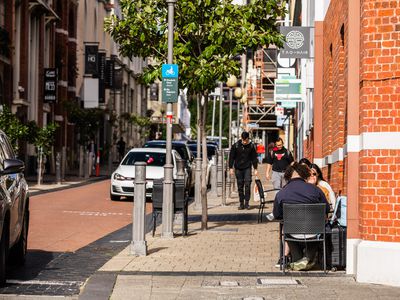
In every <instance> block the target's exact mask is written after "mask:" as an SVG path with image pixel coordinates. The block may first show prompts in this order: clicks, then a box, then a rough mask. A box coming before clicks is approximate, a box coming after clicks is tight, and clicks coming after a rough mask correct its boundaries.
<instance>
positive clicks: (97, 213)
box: [63, 210, 132, 217]
mask: <svg viewBox="0 0 400 300" xmlns="http://www.w3.org/2000/svg"><path fill="white" fill-rule="evenodd" d="M63 213H67V214H77V215H80V216H94V217H109V216H132V214H131V213H115V212H100V211H75V210H63Z"/></svg>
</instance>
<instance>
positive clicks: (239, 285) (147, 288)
mask: <svg viewBox="0 0 400 300" xmlns="http://www.w3.org/2000/svg"><path fill="white" fill-rule="evenodd" d="M262 167H263V166H261V170H260V175H261V177H263V176H262V175H263V174H264V173H263V170H262ZM264 184H265V187H266V188H268V187H269V186H268V185H267V184H266V183H265V182H264ZM269 197H270V199H272V197H273V195H270V196H269ZM237 205H238V203H237V198H235V197H233V198H231V199H227V205H226V206H221V199H220V198H218V197H215V196H214V197H212V196H211V195H209V197H208V206H209V210H208V215H209V222H208V230H206V231H202V230H201V229H200V218H201V217H200V215H201V212H199V211H194V210H193V205H191V207H190V210H189V215H190V217H189V235H188V236H186V237H182V236H181V235H180V225H179V224H177V225H176V226H175V228H174V232H175V233H176V235H175V238H174V239H163V238H161V237H160V232H161V226H159V227H158V228H157V231H156V235H155V237H154V238H153V237H152V236H151V234H150V233H149V234H147V235H146V240H147V245H148V255H147V256H145V257H136V256H131V255H130V254H129V250H130V245H129V242H128V241H126V240H127V239H128V240H129V239H130V238H131V235H130V234H131V233H130V230H129V229H127V228H125V229H123V230H121V231H118V232H116V233H115V234H117V235H118V236H117V237H113V238H112V239H113V240H121V241H125V242H123V243H121V244H119V245H118V247H117V246H115V245H114V248H113V249H110V248H108V247H109V246H107V243H109V242H110V240H111V237H108V238H106V237H105V238H104V239H102V240H103V242H104V243H105V244H103V245H101V244H99V243H101V241H97V242H95V243H94V245H92V248H90V247H88V248H86V247H85V248H83V249H82V251H83V252H82V255H83V256H81V257H78V256H76V257H77V260H76V261H75V262H73V260H70V261H68V259H67V258H65V259H62V258H61V257H60V258H58V259H56V260H55V261H54V262H52V263H53V267H54V268H49V270H45V271H44V273H43V274H46V276H43V277H42V278H41V279H42V280H43V281H42V282H41V283H42V285H41V288H40V291H39V288H38V287H37V286H34V285H33V286H32V287H30V289H27V288H26V287H25V288H24V287H21V286H22V285H21V284H20V285H16V286H18V287H19V288H21V289H22V290H21V292H18V291H15V294H14V295H13V294H10V295H5V294H2V295H0V299H14V298H15V299H16V298H18V299H21V295H33V296H24V297H23V298H22V299H52V296H55V295H58V296H60V295H62V296H64V297H62V299H78V297H79V299H80V300H87V299H96V300H100V299H112V300H119V299H121V300H122V299H124V300H125V299H163V300H164V299H217V300H222V299H305V298H308V299H358V298H365V299H399V298H400V288H398V287H390V286H383V285H373V284H359V283H357V282H356V281H355V279H354V278H353V277H351V276H347V275H346V274H345V272H344V271H338V272H329V273H328V274H327V275H325V274H323V272H321V271H309V272H290V273H289V274H288V275H286V276H283V274H282V273H281V272H280V271H279V269H277V268H275V266H274V265H275V263H276V261H277V258H278V253H279V248H278V246H279V240H278V234H279V233H278V224H277V223H273V222H272V223H262V224H257V203H255V202H253V201H252V202H251V206H252V209H251V210H243V211H238V210H237ZM271 208H272V204H270V205H268V206H267V207H266V211H267V212H268V211H270V210H271ZM149 221H150V220H148V222H149ZM128 227H129V226H128ZM148 229H149V228H148ZM96 243H97V244H96ZM96 245H97V246H96ZM93 247H94V248H93ZM121 249H123V250H122V251H120V250H121ZM101 253H102V256H101V257H100V258H99V255H100V254H101ZM69 259H72V258H69ZM62 261H64V262H66V264H64V265H63V264H62V263H61V262H62ZM56 262H58V263H59V264H55V263H56ZM71 262H73V263H72V264H71V266H72V267H71V268H72V269H75V271H76V273H74V274H71V273H70V272H69V271H68V270H70V269H68V267H67V264H70V263H71ZM51 269H54V270H55V272H54V273H53V274H52V273H51ZM72 273H73V272H72ZM85 278H89V279H88V280H86V279H85ZM45 279H51V280H53V281H54V280H59V281H63V280H64V283H65V285H64V286H63V288H64V290H60V289H59V288H60V287H54V286H53V287H52V286H49V287H46V288H43V287H44V283H45ZM73 280H77V282H75V284H77V285H76V286H73V288H72V289H73V291H70V292H69V293H67V292H66V291H67V290H68V289H69V288H70V287H68V286H67V285H68V283H70V284H74V281H73ZM35 289H36V291H37V292H32V290H33V291H35ZM57 289H58V290H57ZM46 291H47V292H46ZM10 293H11V291H10ZM41 293H42V294H41ZM78 293H80V294H79V296H78ZM16 294H18V295H16ZM35 295H48V296H47V297H46V296H45V297H43V296H39V297H36V296H35ZM65 296H66V297H65Z"/></svg>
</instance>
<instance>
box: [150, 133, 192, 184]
mask: <svg viewBox="0 0 400 300" xmlns="http://www.w3.org/2000/svg"><path fill="white" fill-rule="evenodd" d="M171 144H172V149H174V150H176V151H177V152H178V153H179V155H180V156H181V158H182V159H183V160H184V161H185V169H186V172H187V175H188V179H187V189H188V190H189V191H193V189H194V184H195V178H194V176H195V166H194V156H193V154H192V152H191V151H190V150H189V148H188V147H187V146H186V143H185V142H184V141H172V143H171ZM166 145H167V142H166V141H165V140H152V141H148V142H146V143H145V144H144V145H143V147H145V148H165V147H166Z"/></svg>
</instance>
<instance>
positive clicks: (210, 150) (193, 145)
mask: <svg viewBox="0 0 400 300" xmlns="http://www.w3.org/2000/svg"><path fill="white" fill-rule="evenodd" d="M187 146H188V148H189V149H190V151H192V153H193V155H194V156H195V157H197V142H195V141H191V142H187ZM217 151H218V145H217V144H216V143H213V142H211V143H209V142H207V158H208V160H211V159H212V157H213V156H215V155H217Z"/></svg>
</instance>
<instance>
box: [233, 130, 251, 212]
mask: <svg viewBox="0 0 400 300" xmlns="http://www.w3.org/2000/svg"><path fill="white" fill-rule="evenodd" d="M257 164H258V160H257V151H256V148H255V146H254V144H253V143H252V142H251V141H250V139H249V133H248V132H246V131H244V132H242V139H241V140H239V141H237V142H236V143H235V144H233V146H232V148H231V151H230V154H229V170H230V174H231V175H233V173H234V172H233V167H235V175H236V181H237V187H238V193H239V202H240V205H239V209H244V208H246V209H250V206H249V201H250V188H251V166H253V168H254V175H255V176H257Z"/></svg>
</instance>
